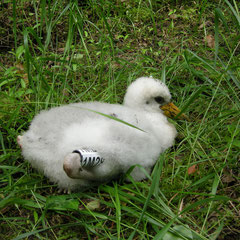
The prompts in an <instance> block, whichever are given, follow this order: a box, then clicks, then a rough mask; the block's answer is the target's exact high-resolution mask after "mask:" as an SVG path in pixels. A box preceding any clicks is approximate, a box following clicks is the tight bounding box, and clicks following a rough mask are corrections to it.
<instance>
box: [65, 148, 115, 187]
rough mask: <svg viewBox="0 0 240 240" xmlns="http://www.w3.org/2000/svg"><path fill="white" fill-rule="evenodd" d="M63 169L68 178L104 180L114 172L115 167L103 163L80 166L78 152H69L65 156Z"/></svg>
mask: <svg viewBox="0 0 240 240" xmlns="http://www.w3.org/2000/svg"><path fill="white" fill-rule="evenodd" d="M63 169H64V171H65V172H66V174H67V175H68V177H70V178H74V179H85V180H89V181H101V182H102V181H106V180H107V179H108V178H112V177H113V176H114V175H115V174H116V168H115V169H114V167H113V166H111V165H107V164H104V163H101V164H100V165H98V166H93V167H88V168H85V167H82V166H81V157H80V155H79V154H78V153H70V154H68V155H67V156H66V157H65V159H64V163H63Z"/></svg>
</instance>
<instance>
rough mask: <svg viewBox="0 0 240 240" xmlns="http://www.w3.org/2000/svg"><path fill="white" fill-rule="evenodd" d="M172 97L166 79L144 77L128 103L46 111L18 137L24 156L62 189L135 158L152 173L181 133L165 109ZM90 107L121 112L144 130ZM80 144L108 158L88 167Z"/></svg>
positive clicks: (110, 174) (116, 170) (111, 174)
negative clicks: (85, 165) (163, 106)
mask: <svg viewBox="0 0 240 240" xmlns="http://www.w3.org/2000/svg"><path fill="white" fill-rule="evenodd" d="M170 99H171V95H170V93H169V90H168V87H167V86H166V85H165V84H164V83H162V82H160V81H159V80H157V79H153V78H152V77H150V78H149V77H141V78H138V79H137V80H136V81H134V82H133V83H132V84H131V85H130V86H129V87H128V89H127V92H126V95H125V97H124V103H123V105H120V104H108V103H101V102H86V103H74V104H69V105H65V106H60V107H55V108H52V109H50V110H47V111H41V112H40V113H39V114H38V115H37V116H36V117H35V118H34V119H33V121H32V123H31V125H30V128H29V130H28V131H27V132H25V133H24V134H23V136H18V139H17V141H18V143H19V145H20V146H21V148H22V155H23V157H24V158H25V159H26V160H28V161H29V162H30V163H31V164H32V166H33V167H35V168H36V169H38V170H39V171H41V172H43V173H44V175H45V176H47V177H48V178H49V179H50V180H51V181H53V182H55V183H57V184H58V186H59V187H60V188H62V189H70V190H76V189H81V188H84V187H88V186H93V185H97V184H100V183H102V182H107V181H109V180H111V179H113V178H117V177H118V176H119V175H121V174H124V173H126V172H127V170H128V169H129V168H130V167H131V166H133V165H136V164H139V165H141V166H142V167H144V168H145V169H146V171H147V172H148V173H150V171H151V169H152V167H153V166H154V164H155V163H156V161H157V159H158V157H159V155H160V154H161V153H162V152H163V151H165V150H166V149H167V148H169V147H171V146H172V145H173V142H174V139H175V137H176V134H177V132H176V129H175V127H174V126H173V125H172V124H170V123H169V122H168V120H167V117H166V116H165V115H163V113H162V110H161V109H160V107H161V106H162V105H164V104H166V103H168V102H169V101H170ZM89 110H93V111H97V112H100V113H103V114H107V115H110V116H113V117H116V118H118V119H120V120H123V121H125V122H127V123H130V124H132V125H134V126H136V127H138V128H140V129H142V130H143V131H141V130H139V129H136V128H133V127H131V126H128V125H126V124H124V123H122V122H119V121H116V120H114V119H110V118H108V117H106V116H103V115H100V114H98V113H96V112H93V111H89ZM79 149H92V150H96V151H97V154H99V156H100V157H101V158H102V159H103V160H104V161H103V162H102V163H101V164H99V165H97V166H93V167H87V168H86V167H85V168H84V167H82V166H81V163H80V162H81V161H80V160H81V157H80V154H78V153H76V152H75V153H73V151H75V150H79ZM131 175H132V177H133V178H134V179H135V180H137V181H140V180H142V179H144V178H145V177H146V176H145V175H144V173H143V172H142V171H141V170H140V169H139V168H138V167H135V168H134V170H133V171H132V173H131Z"/></svg>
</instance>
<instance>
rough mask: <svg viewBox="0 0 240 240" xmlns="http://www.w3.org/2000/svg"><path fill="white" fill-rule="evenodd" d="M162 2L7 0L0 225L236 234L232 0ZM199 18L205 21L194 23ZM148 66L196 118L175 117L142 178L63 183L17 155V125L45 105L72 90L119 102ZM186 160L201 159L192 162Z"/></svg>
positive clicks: (151, 234)
mask: <svg viewBox="0 0 240 240" xmlns="http://www.w3.org/2000/svg"><path fill="white" fill-rule="evenodd" d="M165 4H166V1H165V2H163V3H158V2H155V1H132V2H129V1H116V2H115V4H113V3H112V2H111V1H100V2H99V1H95V0H92V1H88V2H80V1H70V2H65V1H62V2H59V1H53V2H51V1H40V2H39V1H33V2H32V3H26V2H24V1H19V2H18V1H13V9H12V12H11V8H10V9H7V10H8V11H9V12H11V13H12V18H13V20H12V24H13V25H12V26H13V34H12V35H13V36H12V39H13V43H14V44H13V48H14V50H13V51H11V52H10V53H7V54H6V56H7V57H9V56H14V60H13V58H11V57H10V59H11V64H1V72H2V74H1V77H0V87H1V93H0V94H1V110H0V124H1V130H0V131H1V132H0V145H1V146H2V149H1V156H0V171H1V176H0V184H1V185H0V186H1V187H0V210H1V216H0V219H1V222H2V224H1V228H2V231H1V233H0V236H1V237H4V238H6V239H27V238H29V239H31V238H32V237H34V238H39V239H93V238H94V237H95V238H96V239H154V240H155V239H163V240H167V239H177V240H179V239H188V240H190V239H221V237H223V236H225V235H227V234H229V232H227V229H231V232H230V233H231V234H232V236H234V234H235V233H236V231H235V230H234V229H236V228H237V227H239V223H237V221H236V219H237V209H238V208H239V202H237V197H236V195H237V193H239V191H240V189H239V186H238V185H237V177H238V160H239V146H240V145H239V140H238V139H237V137H238V136H239V133H240V130H239V107H240V101H239V96H240V94H239V92H240V91H239V88H240V83H239V77H240V76H239V66H238V65H239V64H238V60H239V38H238V35H239V30H240V24H239V23H240V16H239V10H238V4H237V2H236V1H233V3H230V2H229V1H227V0H225V1H219V2H217V1H216V2H214V3H209V2H207V1H203V2H200V1H199V2H197V4H196V5H193V4H192V3H190V4H189V6H185V7H184V8H180V7H179V6H180V4H181V3H179V2H177V3H176V4H175V3H173V2H170V4H171V5H172V6H173V7H174V9H171V10H173V11H174V12H175V13H174V14H175V15H174V16H172V17H171V18H170V16H171V14H169V12H170V10H169V9H168V6H167V5H165ZM18 10H19V11H18ZM20 10H21V11H20ZM209 16H210V17H209ZM197 19H198V21H196V23H195V22H194V21H195V20H197ZM205 20H206V21H205ZM204 21H205V22H207V21H212V25H210V26H209V27H208V26H207V25H206V26H205V27H204V28H205V29H203V30H201V28H199V25H200V24H201V23H202V22H204ZM190 24H193V25H194V24H195V25H194V26H195V27H192V28H191V27H189V25H190ZM204 32H205V33H206V34H208V35H210V34H211V35H213V36H214V39H215V47H214V48H211V47H209V46H208V45H207V44H206V43H205V42H204V39H202V37H203V36H202V35H203V33H204ZM181 34H183V35H181ZM19 36H20V37H19ZM144 75H153V76H154V77H157V78H159V79H162V80H163V81H165V82H166V83H167V84H168V85H169V87H170V90H171V92H172V95H173V99H174V101H175V102H176V103H177V104H178V105H179V106H180V107H181V109H182V112H184V113H186V114H188V116H189V117H190V119H191V120H190V121H189V122H187V121H181V120H176V119H175V120H173V122H174V124H175V125H176V127H177V129H178V132H179V137H178V139H177V142H176V144H175V146H174V147H173V148H172V149H169V150H168V151H167V152H166V153H164V154H163V155H162V156H160V158H159V160H158V162H157V164H156V165H155V167H154V169H153V172H152V175H151V176H147V180H146V181H143V182H135V181H134V180H133V179H131V177H130V175H129V173H130V172H131V171H132V169H133V168H131V169H130V170H129V172H128V174H127V175H128V178H130V180H131V181H130V182H126V181H124V180H125V178H126V177H127V176H125V177H123V178H122V179H120V180H119V181H118V182H113V183H109V184H103V185H101V186H99V187H98V188H93V189H91V190H89V191H85V192H77V193H72V194H69V195H65V194H59V193H58V192H57V187H56V186H55V185H53V184H51V183H49V182H48V181H47V179H45V177H44V176H43V175H42V174H41V173H37V172H36V171H35V170H33V169H32V168H31V166H29V165H28V164H27V163H26V162H24V161H23V159H22V157H21V154H20V150H19V149H18V147H17V145H16V141H15V139H16V136H17V135H18V134H20V133H21V132H22V131H24V130H26V129H27V128H28V125H29V123H30V121H31V120H32V118H33V116H34V115H35V114H36V113H37V112H39V111H40V110H41V109H47V108H49V107H52V106H57V105H60V104H65V103H70V102H76V101H94V100H97V101H106V102H110V103H116V102H119V103H120V102H121V101H122V98H123V95H124V92H125V89H126V87H127V85H128V84H129V83H130V82H131V81H133V80H134V79H135V78H137V77H139V76H144ZM191 166H196V171H195V172H194V173H192V174H189V171H188V170H189V168H190V167H191ZM135 167H140V168H141V166H135ZM143 171H144V170H143ZM231 184H232V185H231ZM233 222H234V224H233Z"/></svg>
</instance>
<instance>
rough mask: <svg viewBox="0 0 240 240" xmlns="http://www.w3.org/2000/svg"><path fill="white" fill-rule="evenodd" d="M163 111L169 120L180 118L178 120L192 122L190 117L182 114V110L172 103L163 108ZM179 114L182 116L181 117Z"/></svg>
mask: <svg viewBox="0 0 240 240" xmlns="http://www.w3.org/2000/svg"><path fill="white" fill-rule="evenodd" d="M161 109H162V110H163V113H164V114H165V115H166V116H167V117H169V118H175V117H176V116H178V117H177V118H178V119H182V120H187V121H190V119H189V117H188V116H187V115H186V114H184V113H181V110H180V109H179V108H178V107H177V106H175V105H174V104H173V103H172V102H170V103H168V104H165V105H163V106H161ZM179 113H181V114H180V115H179Z"/></svg>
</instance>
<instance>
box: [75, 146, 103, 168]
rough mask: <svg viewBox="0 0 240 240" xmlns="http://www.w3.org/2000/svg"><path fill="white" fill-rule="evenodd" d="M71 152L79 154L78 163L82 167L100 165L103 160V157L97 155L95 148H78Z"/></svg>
mask: <svg viewBox="0 0 240 240" xmlns="http://www.w3.org/2000/svg"><path fill="white" fill-rule="evenodd" d="M73 153H78V154H79V155H80V164H81V167H82V168H91V167H95V166H97V165H100V164H102V163H103V162H104V159H103V158H102V157H101V156H100V155H99V153H98V152H97V151H96V150H92V149H78V150H74V151H73Z"/></svg>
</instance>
